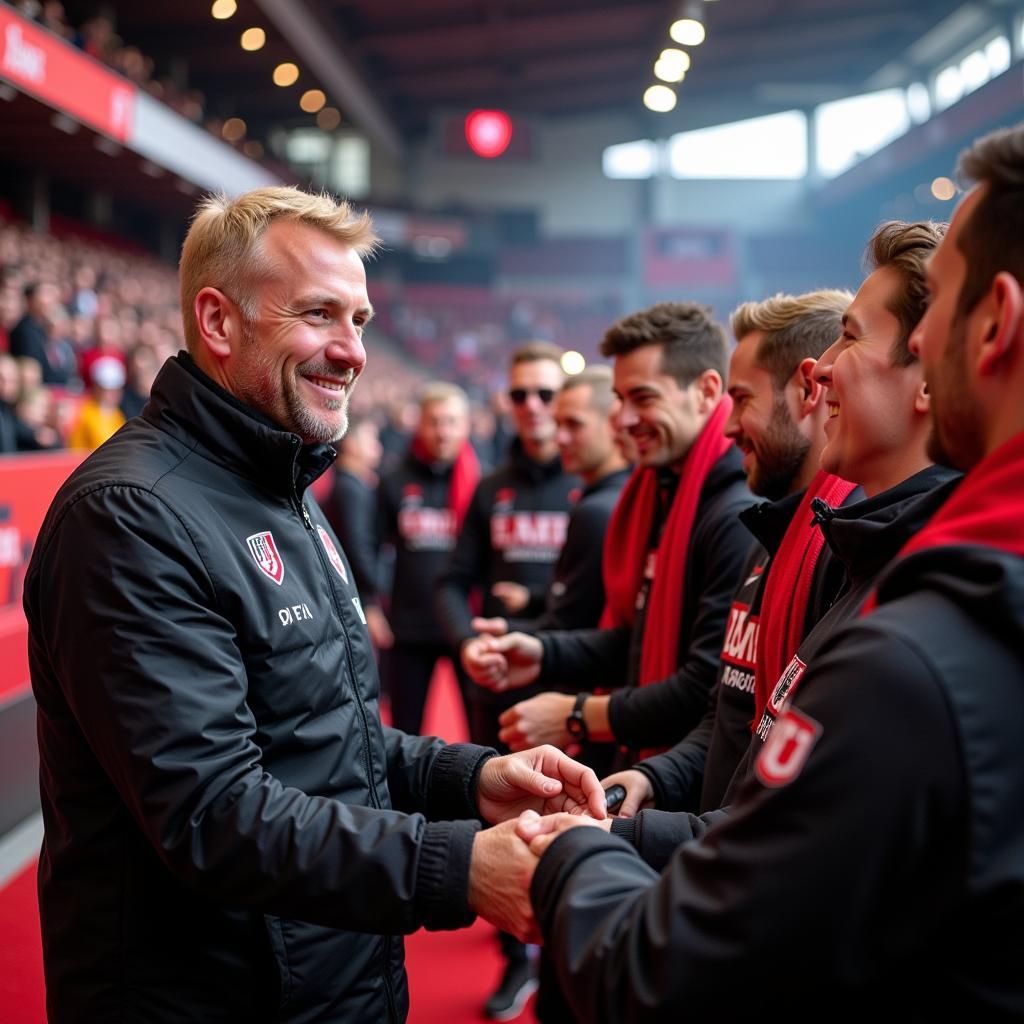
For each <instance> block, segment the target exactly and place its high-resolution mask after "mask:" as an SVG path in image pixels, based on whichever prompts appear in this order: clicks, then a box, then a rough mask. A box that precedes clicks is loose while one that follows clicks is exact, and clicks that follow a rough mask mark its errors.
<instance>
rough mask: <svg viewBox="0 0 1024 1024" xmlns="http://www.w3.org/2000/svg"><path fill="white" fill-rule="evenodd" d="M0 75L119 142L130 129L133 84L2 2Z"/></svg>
mask: <svg viewBox="0 0 1024 1024" xmlns="http://www.w3.org/2000/svg"><path fill="white" fill-rule="evenodd" d="M0 78H5V79H7V81H8V82H10V83H11V84H12V85H15V86H17V87H18V88H19V89H21V91H22V92H27V93H29V94H30V95H32V96H35V97H36V98H37V99H40V100H42V101H43V102H44V103H47V104H49V105H50V106H51V107H54V108H55V109H56V110H60V111H63V112H64V113H66V114H70V115H71V116H72V117H74V118H75V119H76V120H78V121H81V122H82V123H83V124H87V125H89V127H90V128H95V129H96V130H97V131H100V132H103V133H104V134H105V135H109V136H110V137H111V138H114V139H118V140H119V141H120V142H127V141H128V138H129V136H130V135H131V133H132V118H133V116H134V109H135V86H133V85H132V84H131V83H130V82H126V81H125V80H124V79H122V78H119V77H118V76H117V75H115V74H114V73H113V72H111V71H107V70H106V68H104V67H103V65H102V64H99V63H98V62H97V61H95V60H93V59H92V57H89V56H87V55H86V54H84V53H82V52H80V51H79V50H76V49H75V48H74V47H73V46H71V45H69V44H68V43H65V42H64V41H63V40H61V39H57V38H56V37H55V36H53V35H51V34H50V33H49V32H47V31H46V29H43V28H40V27H39V26H38V25H34V24H32V22H30V21H26V20H25V19H24V18H22V17H20V16H19V15H17V14H15V13H14V12H13V11H11V10H9V9H8V8H6V7H2V6H0Z"/></svg>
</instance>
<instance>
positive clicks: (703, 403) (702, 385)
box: [693, 370, 724, 413]
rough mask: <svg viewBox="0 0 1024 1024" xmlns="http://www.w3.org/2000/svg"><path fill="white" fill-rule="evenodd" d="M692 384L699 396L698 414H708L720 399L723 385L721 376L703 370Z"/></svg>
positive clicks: (715, 372)
mask: <svg viewBox="0 0 1024 1024" xmlns="http://www.w3.org/2000/svg"><path fill="white" fill-rule="evenodd" d="M693 384H694V386H695V387H696V389H697V394H698V395H699V396H700V402H699V410H700V412H701V413H709V412H710V411H711V409H712V408H713V407H714V406H715V404H716V403H717V402H718V400H719V399H720V398H721V397H722V391H723V389H724V385H723V384H722V377H721V375H720V374H719V372H718V371H717V370H705V371H704V372H703V373H702V374H701V375H700V376H699V377H698V378H697V379H696V380H695V381H694V382H693Z"/></svg>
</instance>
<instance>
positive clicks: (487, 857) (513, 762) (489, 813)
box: [469, 746, 611, 942]
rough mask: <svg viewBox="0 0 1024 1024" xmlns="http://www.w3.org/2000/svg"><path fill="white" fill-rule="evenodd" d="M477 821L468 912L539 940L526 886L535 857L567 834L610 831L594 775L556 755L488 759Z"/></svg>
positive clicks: (539, 750) (547, 751)
mask: <svg viewBox="0 0 1024 1024" xmlns="http://www.w3.org/2000/svg"><path fill="white" fill-rule="evenodd" d="M476 798H477V807H478V808H479V810H480V814H481V817H483V819H484V820H485V821H487V822H490V823H491V824H492V826H493V827H492V828H488V829H484V830H482V831H480V832H478V833H477V834H476V837H475V838H474V841H473V854H472V859H471V861H470V868H469V904H470V906H471V907H472V908H473V910H474V911H475V912H476V913H478V914H479V915H480V916H481V917H484V918H486V919H487V920H488V921H490V922H491V923H492V924H494V925H496V926H497V927H498V928H500V929H502V930H503V931H507V932H511V933H512V934H513V935H515V936H517V937H518V938H520V939H522V940H523V941H526V942H536V941H538V939H539V935H538V932H537V925H536V922H535V920H534V917H533V908H532V906H531V903H530V883H531V881H532V880H533V873H534V870H535V869H536V867H537V863H538V861H539V860H540V857H541V855H542V854H543V853H544V851H545V850H546V849H547V847H548V845H550V843H551V842H553V840H554V839H555V837H556V836H557V835H558V834H559V833H560V832H563V831H565V829H567V828H572V827H574V826H576V825H594V826H602V825H603V826H604V827H605V828H609V827H610V825H611V822H610V820H609V819H608V818H607V816H606V811H605V800H604V791H603V790H602V789H601V784H600V782H599V781H598V779H597V776H596V775H595V774H594V772H593V771H592V770H591V769H589V768H587V767H585V766H584V765H582V764H580V763H579V762H577V761H574V760H573V759H572V758H570V757H568V756H567V755H566V754H564V753H563V752H562V751H561V750H557V749H556V748H555V747H550V746H543V747H536V748H534V749H533V750H525V751H522V752H520V753H516V754H509V755H507V756H505V757H494V758H491V759H490V760H489V761H487V762H486V763H485V764H484V766H483V768H482V769H481V771H480V778H479V782H478V784H477V791H476Z"/></svg>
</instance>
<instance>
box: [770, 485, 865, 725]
mask: <svg viewBox="0 0 1024 1024" xmlns="http://www.w3.org/2000/svg"><path fill="white" fill-rule="evenodd" d="M856 486H857V485H856V484H852V483H850V481H849V480H843V479H842V478H841V477H838V476H834V475H833V474H831V473H826V472H825V471H824V470H821V471H819V472H818V473H817V474H816V475H815V477H814V479H813V480H812V481H811V483H810V485H809V486H808V488H807V492H806V493H805V494H804V496H803V499H802V500H801V502H800V504H799V505H798V506H797V510H796V512H795V514H794V515H793V518H792V519H791V520H790V523H789V526H788V527H787V529H786V532H785V534H784V535H783V537H782V542H781V543H780V544H779V549H778V551H776V553H775V555H774V557H773V558H772V561H771V565H770V566H769V568H768V578H767V580H766V581H765V585H764V594H763V595H762V597H761V624H760V626H759V628H758V634H757V667H756V669H755V672H754V719H753V723H752V727H753V728H755V729H756V728H757V723H758V722H760V721H761V715H762V714H763V713H764V709H765V705H766V704H767V703H768V698H769V697H770V696H771V693H772V690H773V689H774V688H775V684H776V683H777V682H778V680H779V676H781V675H782V672H783V670H784V669H785V667H786V666H787V665H788V664H789V662H790V659H791V658H792V657H793V655H794V654H796V652H797V648H799V646H800V642H801V641H802V640H803V638H804V622H805V621H806V619H807V602H808V601H809V600H810V596H811V585H812V584H813V582H814V570H815V567H816V566H817V564H818V558H819V556H820V555H821V551H822V548H824V546H825V536H824V534H823V533H822V532H821V529H820V528H819V527H817V526H816V525H815V523H814V515H813V513H812V512H811V502H812V501H814V499H815V498H821V500H822V501H825V502H827V503H828V504H829V505H831V506H832V507H833V508H835V507H836V506H838V505H841V504H842V503H843V502H844V501H845V500H846V498H847V496H848V495H849V494H850V492H851V491H852V490H853V489H854V488H855V487H856Z"/></svg>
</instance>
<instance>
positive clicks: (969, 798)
mask: <svg viewBox="0 0 1024 1024" xmlns="http://www.w3.org/2000/svg"><path fill="white" fill-rule="evenodd" d="M878 594H879V607H878V608H877V610H876V611H874V612H873V613H872V614H871V615H870V616H868V617H866V618H858V617H853V618H847V620H846V623H845V624H844V626H843V628H841V629H839V630H837V631H834V632H833V633H831V635H830V636H829V637H828V639H827V641H826V643H825V644H823V645H822V647H821V648H820V649H819V650H818V651H817V653H816V657H815V658H814V660H813V661H812V662H811V663H810V664H809V666H808V669H807V672H806V675H805V677H804V679H803V681H802V682H801V685H800V686H799V688H798V689H797V691H796V693H795V695H794V696H793V698H792V702H791V704H790V705H789V707H788V708H786V709H785V710H784V711H783V713H782V716H781V717H780V718H779V720H778V721H777V722H776V724H775V727H774V729H773V731H772V734H771V737H770V738H769V742H768V744H767V745H766V746H765V747H764V748H763V750H762V751H761V753H760V755H759V757H758V761H757V764H756V766H755V772H754V773H753V775H752V776H751V777H749V778H748V779H746V780H745V781H744V782H743V783H742V784H741V786H740V787H739V789H738V792H737V795H736V802H735V805H734V807H733V811H732V813H731V814H730V815H729V817H728V818H727V819H725V820H723V821H720V822H718V823H716V824H715V825H714V826H713V827H711V828H709V829H708V830H707V832H706V834H705V835H704V836H703V838H702V839H699V840H698V841H695V842H690V843H685V844H683V845H682V846H680V847H678V848H677V849H676V850H675V852H674V853H673V854H672V856H671V858H670V860H669V862H668V864H667V866H666V867H665V869H664V870H663V871H662V872H661V873H660V875H659V874H658V873H656V872H655V871H653V870H652V869H651V868H650V867H649V866H648V865H647V864H646V863H644V861H643V860H641V858H640V857H639V856H638V855H637V853H636V851H635V850H634V849H633V848H631V847H630V846H628V845H627V844H626V843H625V842H623V841H622V840H621V839H619V838H617V837H614V836H608V835H605V834H604V833H603V832H601V831H600V830H598V829H594V828H576V829H572V830H570V831H569V832H567V833H566V834H565V835H563V836H561V837H559V838H558V839H557V840H556V841H555V842H554V843H553V844H552V846H551V847H550V849H549V850H548V852H547V853H546V854H545V855H544V857H543V858H542V859H541V862H540V864H539V866H538V868H537V871H536V874H535V876H534V880H533V888H532V896H533V903H534V907H535V911H536V914H537V917H538V920H539V923H540V927H541V930H542V932H543V935H544V939H545V948H546V950H547V952H548V953H549V955H550V957H551V959H552V961H553V963H554V965H555V969H556V970H557V972H558V976H559V980H560V982H561V984H562V988H563V991H564V992H565V993H566V997H567V998H568V999H569V1001H570V1003H571V1005H572V1007H573V1010H574V1012H575V1014H576V1015H577V1018H578V1019H579V1020H581V1021H584V1020H585V1021H588V1022H591V1021H592V1022H598V1024H599V1022H605V1021H607V1022H611V1021H615V1022H633V1021H638V1022H639V1021H663V1020H664V1021H668V1020H677V1019H679V1017H680V1016H681V1015H683V1014H685V1015H686V1016H692V1015H702V1014H706V1015H708V1016H711V1015H713V1016H714V1018H715V1019H716V1020H740V1019H746V1018H748V1017H749V1016H750V1015H761V1016H763V1015H765V1014H766V1013H772V1014H777V1015H778V1016H780V1017H784V1018H786V1019H793V1020H801V1021H802V1020H806V1021H816V1020H822V1019H824V1018H827V1019H829V1020H836V1021H846V1020H849V1021H862V1020H865V1019H868V1018H870V1017H872V1016H877V1014H878V1007H879V1006H883V1005H884V1007H885V1016H886V1017H892V1018H894V1019H895V1018H899V1019H901V1020H907V1021H911V1022H916V1021H921V1022H925V1021H934V1020H972V1021H973V1020H984V1021H1004V1020H1005V1021H1010V1020H1020V1019H1022V1018H1024V973H1022V972H1021V970H1020V964H1021V961H1022V958H1024V857H1022V856H1021V850H1022V849H1024V745H1022V743H1021V736H1024V654H1022V652H1024V562H1022V560H1021V558H1020V557H1018V556H1015V555H1010V554H1006V553H1003V552H1001V551H997V550H994V549H991V548H983V547H978V546H962V547H944V548H934V549H931V550H928V551H922V552H920V553H918V554H914V555H911V556H910V557H908V558H906V559H905V560H903V561H900V562H897V563H896V564H895V565H893V566H892V567H891V568H890V569H889V570H888V571H887V572H886V573H885V574H884V575H883V576H882V578H881V579H880V581H879V583H878ZM737 979H742V984H737Z"/></svg>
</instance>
